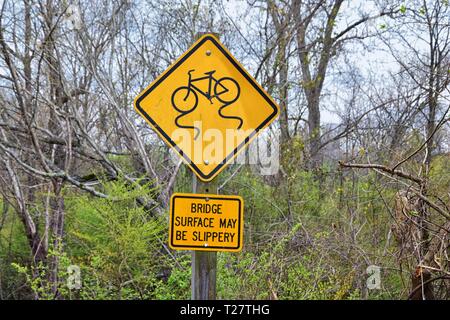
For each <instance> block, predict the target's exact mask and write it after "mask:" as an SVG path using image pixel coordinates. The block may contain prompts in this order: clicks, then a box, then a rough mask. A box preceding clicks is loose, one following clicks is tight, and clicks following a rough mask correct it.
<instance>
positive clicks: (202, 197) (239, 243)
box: [170, 195, 242, 250]
mask: <svg viewBox="0 0 450 320" xmlns="http://www.w3.org/2000/svg"><path fill="white" fill-rule="evenodd" d="M176 198H184V199H203V200H206V198H208V199H211V200H233V201H238V202H239V214H238V222H239V227H238V243H237V247H226V246H208V247H205V246H183V245H175V244H173V234H174V223H175V222H174V221H175V199H176ZM171 201H172V203H171V208H170V216H171V217H170V220H171V225H170V246H171V247H173V248H183V249H186V250H189V249H192V248H202V249H207V248H209V249H221V250H227V249H229V250H239V248H241V228H242V224H241V218H242V217H241V216H242V200H241V199H240V198H235V197H230V198H228V197H215V196H214V195H211V196H209V195H208V196H205V195H202V196H200V195H189V196H187V195H173V196H172V200H171ZM241 249H242V248H241Z"/></svg>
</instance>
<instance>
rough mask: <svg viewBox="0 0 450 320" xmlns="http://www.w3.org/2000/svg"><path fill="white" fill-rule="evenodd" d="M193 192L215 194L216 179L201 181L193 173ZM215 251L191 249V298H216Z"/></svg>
mask: <svg viewBox="0 0 450 320" xmlns="http://www.w3.org/2000/svg"><path fill="white" fill-rule="evenodd" d="M192 185H193V188H192V189H193V190H192V191H193V193H201V194H209V193H211V194H216V193H217V180H213V181H211V182H206V183H205V182H201V181H199V180H198V179H197V177H196V176H195V175H193V181H192ZM216 275H217V252H211V251H192V278H191V279H192V280H191V297H192V300H215V299H216Z"/></svg>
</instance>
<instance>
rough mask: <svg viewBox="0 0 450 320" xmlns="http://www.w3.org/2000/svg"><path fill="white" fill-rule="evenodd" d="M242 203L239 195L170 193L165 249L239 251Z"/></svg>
mask: <svg viewBox="0 0 450 320" xmlns="http://www.w3.org/2000/svg"><path fill="white" fill-rule="evenodd" d="M243 233H244V201H243V200H242V198H241V197H239V196H223V195H213V194H191V193H174V194H173V195H172V198H171V199H170V221H169V246H170V247H171V248H172V249H175V250H201V251H232V252H236V251H241V250H242V245H243V239H244V237H243Z"/></svg>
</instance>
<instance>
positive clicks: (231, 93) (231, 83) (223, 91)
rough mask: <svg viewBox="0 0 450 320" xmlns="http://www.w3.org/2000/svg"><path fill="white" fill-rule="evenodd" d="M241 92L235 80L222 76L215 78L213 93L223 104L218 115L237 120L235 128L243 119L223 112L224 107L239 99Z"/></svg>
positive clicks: (240, 125)
mask: <svg viewBox="0 0 450 320" xmlns="http://www.w3.org/2000/svg"><path fill="white" fill-rule="evenodd" d="M240 94H241V88H240V87H239V84H238V83H237V81H236V80H234V79H232V78H229V77H223V78H220V79H219V80H217V82H216V85H215V86H214V95H215V97H216V98H217V100H219V101H220V102H222V103H223V106H221V107H220V108H219V115H220V116H221V117H222V118H224V119H232V120H237V121H239V125H238V127H237V129H240V128H241V127H242V124H243V122H244V121H243V120H242V118H241V117H237V116H230V115H225V114H223V111H224V110H225V108H227V107H229V106H230V105H231V104H233V103H234V102H236V101H237V99H239V96H240Z"/></svg>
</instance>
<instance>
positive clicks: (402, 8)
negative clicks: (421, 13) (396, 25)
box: [400, 4, 406, 14]
mask: <svg viewBox="0 0 450 320" xmlns="http://www.w3.org/2000/svg"><path fill="white" fill-rule="evenodd" d="M400 12H401V13H403V14H405V12H406V6H405V5H404V4H402V5H401V6H400Z"/></svg>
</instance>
